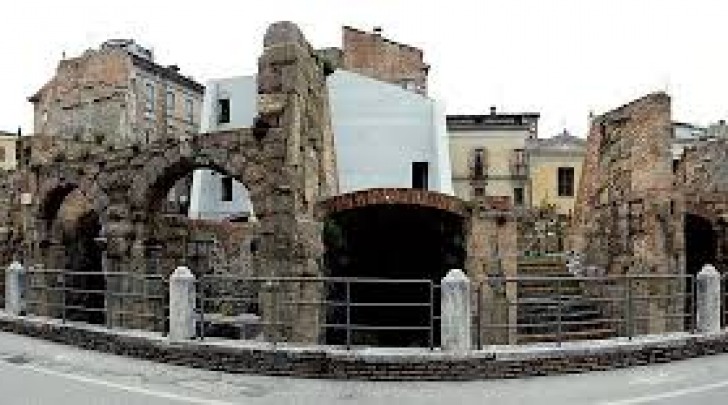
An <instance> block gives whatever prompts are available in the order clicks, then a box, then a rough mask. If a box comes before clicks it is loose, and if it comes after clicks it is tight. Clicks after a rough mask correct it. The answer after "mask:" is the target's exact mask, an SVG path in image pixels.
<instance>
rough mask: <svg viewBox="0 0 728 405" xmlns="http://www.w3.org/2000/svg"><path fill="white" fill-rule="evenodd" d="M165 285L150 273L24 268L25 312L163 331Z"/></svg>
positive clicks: (162, 279)
mask: <svg viewBox="0 0 728 405" xmlns="http://www.w3.org/2000/svg"><path fill="white" fill-rule="evenodd" d="M168 286H169V285H168V282H167V280H166V279H165V278H164V277H163V276H161V275H156V274H140V273H124V272H114V273H101V272H83V271H68V270H63V269H40V268H33V267H31V268H29V269H28V270H27V272H26V274H25V281H24V294H25V297H24V303H25V310H26V312H27V313H29V314H32V315H40V316H49V317H53V318H58V319H61V320H62V321H63V322H66V321H71V322H74V321H75V322H85V323H90V324H98V325H106V326H107V327H109V328H111V327H116V326H119V327H125V328H132V329H147V330H156V331H161V332H166V330H167V324H168V310H169V305H168V303H167V302H168V300H169V293H168V288H169V287H168Z"/></svg>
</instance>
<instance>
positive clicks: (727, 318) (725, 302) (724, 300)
mask: <svg viewBox="0 0 728 405" xmlns="http://www.w3.org/2000/svg"><path fill="white" fill-rule="evenodd" d="M720 291H721V300H720V301H721V308H722V310H721V314H723V316H722V322H721V326H722V327H723V328H728V273H726V274H723V276H721V289H720Z"/></svg>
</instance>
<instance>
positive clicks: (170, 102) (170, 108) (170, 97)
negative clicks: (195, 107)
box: [167, 90, 175, 115]
mask: <svg viewBox="0 0 728 405" xmlns="http://www.w3.org/2000/svg"><path fill="white" fill-rule="evenodd" d="M174 102H175V97H174V91H171V90H170V91H168V92H167V115H174V107H175V106H174Z"/></svg>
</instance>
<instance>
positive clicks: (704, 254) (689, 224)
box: [685, 214, 718, 275]
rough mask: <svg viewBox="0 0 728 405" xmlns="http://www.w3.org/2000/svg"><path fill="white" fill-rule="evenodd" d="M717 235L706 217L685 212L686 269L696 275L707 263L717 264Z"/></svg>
mask: <svg viewBox="0 0 728 405" xmlns="http://www.w3.org/2000/svg"><path fill="white" fill-rule="evenodd" d="M717 243H718V240H717V235H716V234H715V230H714V229H713V224H712V223H711V222H710V221H709V220H708V219H706V218H705V217H702V216H699V215H695V214H685V271H686V273H688V274H691V275H696V274H698V273H699V272H700V270H701V269H702V268H703V266H704V265H706V264H713V265H715V264H716V259H717V246H718V245H717Z"/></svg>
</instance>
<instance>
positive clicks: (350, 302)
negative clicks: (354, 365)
mask: <svg viewBox="0 0 728 405" xmlns="http://www.w3.org/2000/svg"><path fill="white" fill-rule="evenodd" d="M306 288H310V290H307V291H308V295H309V296H308V297H306V296H305V295H304V296H300V297H296V295H298V292H299V291H304V289H306ZM380 288H387V289H392V288H394V289H397V291H407V292H409V291H416V293H414V296H415V297H417V298H415V299H413V297H405V298H402V299H400V300H397V299H392V300H381V299H377V300H373V299H371V298H366V297H365V296H362V295H361V294H362V293H364V294H366V292H367V291H376V290H377V289H380ZM435 288H436V287H435V284H434V283H433V282H432V281H431V280H422V279H419V280H415V279H368V278H347V277H241V276H239V275H232V274H206V275H202V276H200V277H199V279H198V280H197V291H198V299H197V300H198V304H199V308H198V310H199V313H200V323H201V327H200V328H199V329H198V332H199V333H200V337H201V338H203V339H204V338H205V336H206V334H207V329H208V327H211V326H212V325H213V324H215V325H224V324H226V323H234V322H241V323H242V324H245V321H243V320H236V319H237V318H236V316H237V314H243V313H249V312H248V311H249V310H250V308H251V306H252V308H256V310H255V311H259V308H261V307H263V306H265V307H266V313H264V314H261V315H262V317H261V318H259V319H256V320H255V324H256V325H258V326H259V327H265V326H272V327H273V330H268V332H264V333H266V336H267V339H268V340H271V341H272V343H274V344H275V343H277V341H278V340H279V339H283V334H284V333H285V331H286V330H289V329H291V328H295V327H296V323H297V322H300V320H298V319H291V318H288V317H286V319H285V320H283V319H282V317H284V314H286V313H295V311H296V308H300V309H304V308H309V309H310V310H312V311H319V312H318V313H320V314H322V315H321V316H322V317H324V318H327V321H324V322H319V323H318V324H317V327H318V328H320V330H321V331H324V332H323V333H326V332H325V331H328V330H337V331H341V332H342V333H343V335H342V336H343V339H344V340H343V344H344V345H345V346H346V347H347V348H349V347H351V346H352V345H353V344H354V338H355V334H356V333H358V332H362V333H363V332H378V331H379V332H397V331H400V332H423V333H425V334H426V335H427V341H428V345H429V346H430V347H434V344H435V342H434V339H435V333H434V329H435V327H436V326H435V322H437V321H438V319H439V317H436V314H435V313H434V312H435V308H434V293H433V291H434V289H435ZM387 291H388V290H387ZM394 291H395V290H393V294H397V292H394ZM369 297H370V296H369ZM394 297H397V295H395V296H394ZM365 298H366V299H365ZM246 308H247V309H246ZM374 310H379V311H381V314H382V322H381V323H378V322H364V323H362V322H357V319H358V317H359V316H362V315H361V313H360V312H359V311H374ZM420 310H422V311H423V312H422V313H421V314H420V315H418V316H419V317H418V318H417V320H415V321H412V322H413V323H412V324H404V323H402V322H392V321H388V320H387V318H388V312H387V311H420ZM290 311H293V312H290ZM220 312H223V313H226V314H227V315H228V316H223V317H220V316H218V315H219V313H220ZM256 313H260V312H256ZM266 314H267V315H266ZM231 316H232V317H231ZM329 317H332V318H330V319H329ZM332 320H336V321H335V322H331V321H332ZM370 321H371V319H370ZM408 322H409V321H408ZM418 322H422V323H421V324H420V323H418ZM337 333H338V332H337Z"/></svg>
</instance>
